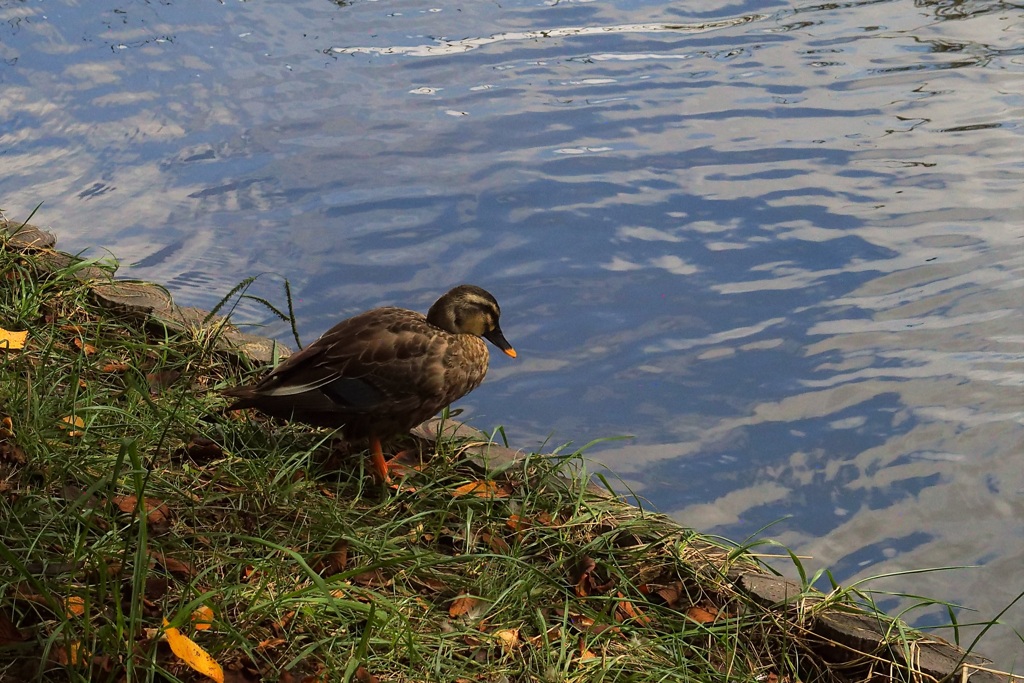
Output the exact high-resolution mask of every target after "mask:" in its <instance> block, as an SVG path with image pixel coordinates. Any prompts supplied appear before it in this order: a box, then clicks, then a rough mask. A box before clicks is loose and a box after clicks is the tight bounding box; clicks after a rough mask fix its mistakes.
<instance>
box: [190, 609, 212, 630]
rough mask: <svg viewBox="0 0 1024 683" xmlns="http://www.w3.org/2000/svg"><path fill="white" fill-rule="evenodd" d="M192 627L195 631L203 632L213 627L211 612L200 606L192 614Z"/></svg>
mask: <svg viewBox="0 0 1024 683" xmlns="http://www.w3.org/2000/svg"><path fill="white" fill-rule="evenodd" d="M192 625H193V626H195V628H196V630H197V631H205V630H206V629H208V628H210V626H212V625H213V610H212V609H210V608H209V607H207V606H206V605H202V606H201V607H198V608H196V611H194V612H192Z"/></svg>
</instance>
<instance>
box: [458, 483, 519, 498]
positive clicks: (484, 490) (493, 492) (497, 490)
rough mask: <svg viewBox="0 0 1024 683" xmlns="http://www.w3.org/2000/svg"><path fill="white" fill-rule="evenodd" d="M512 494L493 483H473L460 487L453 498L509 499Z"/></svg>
mask: <svg viewBox="0 0 1024 683" xmlns="http://www.w3.org/2000/svg"><path fill="white" fill-rule="evenodd" d="M510 494H511V492H510V491H508V490H507V489H505V488H502V487H499V486H498V484H497V483H496V482H493V481H471V482H469V483H468V484H463V485H462V486H458V487H456V488H455V490H454V491H452V497H453V498H458V497H459V496H465V495H472V496H476V497H477V498H508V497H509V495H510Z"/></svg>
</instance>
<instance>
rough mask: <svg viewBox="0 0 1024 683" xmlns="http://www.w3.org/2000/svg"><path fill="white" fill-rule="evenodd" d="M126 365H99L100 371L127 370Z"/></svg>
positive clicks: (112, 363)
mask: <svg viewBox="0 0 1024 683" xmlns="http://www.w3.org/2000/svg"><path fill="white" fill-rule="evenodd" d="M128 367H129V366H128V364H127V363H114V362H111V363H104V364H103V365H102V366H100V372H127V371H128Z"/></svg>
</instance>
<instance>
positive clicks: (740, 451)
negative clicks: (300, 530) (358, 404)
mask: <svg viewBox="0 0 1024 683" xmlns="http://www.w3.org/2000/svg"><path fill="white" fill-rule="evenodd" d="M694 7H695V8H699V9H689V8H687V7H682V6H679V4H678V3H669V2H638V1H635V0H634V1H627V0H622V1H620V2H604V1H601V2H564V1H560V2H554V1H552V2H546V3H545V2H524V1H515V2H502V3H493V2H492V3H482V2H481V3H464V4H461V5H449V4H448V3H439V4H430V3H422V2H414V1H409V2H403V3H391V2H365V1H363V2H355V3H352V4H346V3H342V2H330V1H328V0H292V1H290V2H269V1H268V2H248V3H243V2H237V1H236V0H226V2H225V3H224V4H217V3H213V2H208V3H188V2H180V1H179V2H174V1H173V0H162V1H161V2H148V1H143V0H119V1H115V0H93V1H90V2H89V3H74V2H70V0H69V1H65V2H56V1H53V2H51V1H49V0H25V1H15V0H0V60H2V61H0V93H2V94H0V99H2V101H3V107H2V108H0V110H2V111H3V114H2V116H3V119H2V123H0V167H2V168H3V173H2V174H0V206H3V207H4V208H5V210H6V212H7V215H8V216H10V217H11V218H22V217H24V216H27V214H28V213H29V212H30V211H31V209H32V207H34V206H35V205H36V204H37V203H38V202H44V204H43V207H42V208H41V210H40V212H39V214H38V215H37V218H36V219H35V221H36V222H41V223H44V224H49V225H52V226H54V228H55V229H56V231H57V232H58V234H59V236H60V243H61V246H62V247H63V248H65V249H73V250H79V249H91V253H94V254H102V253H103V250H109V251H110V252H112V253H114V254H116V255H117V256H118V257H119V258H120V259H121V260H122V261H123V263H124V266H123V268H122V274H125V275H129V276H133V277H143V278H148V279H152V280H155V281H159V282H162V283H165V284H168V285H169V286H170V287H171V289H172V290H173V291H174V293H175V296H176V297H177V298H178V299H179V301H181V302H183V303H187V304H193V305H203V306H212V305H213V304H214V303H216V301H217V300H218V299H219V298H220V297H221V296H222V295H223V294H225V293H226V292H227V291H228V290H230V288H231V287H232V286H233V285H234V284H235V283H237V282H238V281H239V280H241V279H242V278H244V277H246V276H248V275H252V274H256V273H264V275H263V276H262V277H261V278H260V280H259V281H258V282H257V283H256V285H255V287H254V290H253V292H254V293H256V294H259V295H262V296H267V297H270V298H272V299H274V300H275V301H281V299H282V297H281V281H282V279H283V278H287V279H288V280H289V281H290V282H291V285H292V287H293V289H294V291H295V293H296V295H297V297H298V300H297V313H298V316H299V323H300V330H301V332H302V333H303V335H304V337H305V338H306V339H307V340H309V339H312V338H313V337H315V336H316V335H317V334H319V333H320V332H321V331H323V330H324V329H325V328H326V327H328V326H329V325H330V324H331V323H332V322H333V321H335V320H337V319H339V318H340V317H343V316H345V315H349V314H352V313H355V312H358V311H360V310H364V309H366V308H369V307H372V306H376V305H380V304H399V305H404V306H408V307H412V308H417V309H420V310H425V309H426V308H427V307H428V306H429V304H430V303H431V302H432V301H433V299H434V298H435V297H436V296H437V295H438V294H439V293H440V292H441V291H443V290H444V289H446V288H447V287H448V286H449V285H453V284H456V283H459V282H463V281H466V282H473V283H477V284H481V285H483V286H485V287H487V288H488V289H490V290H491V291H492V292H494V294H495V295H497V297H498V299H499V301H500V302H501V304H502V307H503V310H504V312H505V315H504V319H503V327H504V328H505V331H506V334H507V336H508V337H509V339H510V340H511V341H512V342H513V344H515V346H516V348H517V349H518V351H519V353H520V355H519V359H518V360H516V361H511V360H509V359H506V358H504V357H496V358H494V362H493V364H492V373H491V375H490V376H489V378H488V380H487V381H486V382H485V384H484V386H483V387H481V388H480V389H478V390H477V391H476V392H474V394H472V395H471V396H470V397H468V398H467V399H465V400H463V401H461V402H460V405H461V406H462V407H464V408H465V409H466V415H467V416H468V419H469V420H470V421H471V422H472V423H473V424H475V425H477V426H479V427H482V428H484V429H489V428H491V427H493V426H495V425H498V424H502V425H504V426H505V428H506V431H507V433H508V434H509V436H510V438H511V440H512V442H513V444H514V445H516V446H519V447H523V448H537V447H539V446H540V445H541V444H546V446H545V447H546V448H551V447H554V446H557V445H561V444H563V443H565V442H568V441H572V442H573V443H575V444H576V445H582V444H584V443H586V442H588V441H589V440H591V439H596V438H601V437H611V436H616V435H623V434H631V435H635V436H634V438H633V439H631V440H629V441H609V442H606V443H603V444H600V445H598V446H595V447H594V448H593V449H592V450H591V451H590V455H591V456H592V457H594V458H595V459H597V460H599V461H601V462H603V463H605V464H607V465H608V466H609V467H611V468H612V470H614V471H615V472H616V473H618V474H619V475H621V477H622V479H623V486H627V485H628V486H629V487H631V488H632V489H633V490H634V491H636V492H637V493H638V494H639V495H640V496H642V497H643V498H644V499H645V501H646V504H649V505H652V506H654V507H656V508H658V509H660V510H662V511H665V512H668V513H669V514H671V515H672V516H673V517H675V518H676V519H678V520H679V521H680V522H682V523H684V524H687V525H691V526H694V527H697V528H699V529H702V530H705V531H712V532H718V533H721V534H724V535H727V536H730V537H733V538H737V539H743V538H745V537H747V536H749V535H751V534H754V533H756V532H757V531H758V530H759V529H761V528H762V527H764V526H765V525H769V524H771V525H772V526H770V528H769V529H768V530H767V531H766V532H764V533H763V534H762V535H764V536H769V537H774V538H778V539H779V540H781V541H782V542H784V543H785V544H787V545H788V546H790V547H792V548H794V549H795V550H797V551H798V552H800V553H801V554H805V555H810V556H813V559H811V560H807V561H806V564H807V566H808V568H809V569H811V570H813V569H815V568H817V567H821V566H828V567H831V568H832V570H833V572H834V574H835V576H836V577H837V579H839V580H840V581H842V582H844V583H847V584H848V583H850V582H852V581H855V580H858V579H860V578H863V577H866V576H873V575H878V574H882V573H886V572H897V571H901V570H906V569H913V568H921V567H937V566H953V565H979V566H978V567H977V568H974V569H966V570H958V571H949V572H939V573H930V574H924V575H919V576H900V577H894V578H892V579H888V580H884V581H879V582H876V583H875V584H873V585H874V586H876V587H878V588H883V589H891V590H898V591H903V592H908V593H916V594H921V595H930V596H935V597H939V598H944V599H949V600H951V601H954V602H958V603H961V604H963V605H965V606H966V607H967V608H969V609H971V610H976V611H975V612H971V611H968V610H962V611H961V612H960V615H959V618H960V620H961V621H971V620H973V619H976V618H980V619H990V618H992V617H994V616H995V615H996V614H997V613H998V611H999V610H1000V609H1001V608H1002V607H1003V606H1005V605H1007V604H1008V603H1009V602H1010V601H1011V600H1012V599H1013V598H1014V597H1015V596H1016V595H1017V593H1018V591H1020V589H1021V588H1020V587H1021V586H1022V585H1024V550H1022V548H1024V544H1022V542H1021V541H1022V538H1024V521H1022V520H1024V468H1022V467H1021V458H1022V457H1024V447H1022V446H1024V390H1022V385H1024V316H1022V315H1021V314H1022V309H1024V303H1022V302H1024V296H1022V291H1021V290H1022V289H1024V212H1022V208H1021V207H1022V206H1024V193H1022V190H1021V188H1022V186H1024V183H1022V181H1024V155H1022V152H1024V144H1022V135H1021V134H1022V121H1024V115H1022V114H1024V111H1022V110H1024V95H1022V93H1024V77H1022V72H1024V48H1022V45H1024V40H1022V37H1024V8H1022V6H1020V5H1015V4H1013V3H1009V2H955V1H953V0H949V1H945V2H924V1H921V0H919V1H918V2H915V3H913V4H912V3H910V2H906V1H895V0H893V1H885V2H882V1H873V2H850V3H843V4H832V3H830V4H821V5H816V4H813V3H801V4H797V5H788V4H780V3H772V2H739V3H700V4H699V5H696V4H695V5H694ZM237 315H238V317H239V319H242V320H247V321H250V322H262V323H266V326H265V327H264V328H263V329H264V330H265V331H266V332H267V333H268V334H272V335H276V336H279V337H281V338H285V337H286V336H287V331H286V330H285V328H284V327H283V326H281V325H280V324H277V323H273V322H272V321H270V318H269V316H267V315H266V313H265V312H264V311H262V310H260V308H259V307H258V306H257V305H256V304H254V303H252V302H243V303H242V304H241V305H240V307H239V310H238V313H237ZM773 523H774V524H773ZM789 573H790V574H792V573H793V572H792V570H790V571H789ZM883 604H885V605H886V606H888V607H891V608H895V607H897V605H898V603H897V602H895V601H884V602H883ZM908 616H909V617H910V618H911V619H914V618H915V617H917V623H929V622H933V621H938V620H941V614H936V612H934V611H933V612H921V613H917V612H915V613H911V614H910V615H908ZM1003 620H1004V621H1005V622H1006V624H1007V625H1006V626H1002V627H998V628H996V629H995V630H994V632H992V633H990V634H989V636H988V637H987V638H986V641H985V642H986V646H985V647H984V648H983V649H984V650H985V651H987V653H988V654H990V655H991V656H993V657H994V659H996V662H997V664H998V665H1000V666H1002V667H1004V668H1010V667H1014V666H1015V667H1016V668H1017V670H1020V669H1021V667H1022V666H1024V655H1022V654H1021V653H1022V652H1024V647H1022V645H1021V641H1020V639H1019V638H1018V637H1017V636H1015V635H1014V634H1013V629H1014V628H1016V629H1017V630H1024V609H1022V608H1021V607H1020V606H1017V607H1015V608H1014V609H1012V610H1010V611H1009V612H1008V613H1007V614H1006V615H1004V617H1003ZM974 632H975V631H973V630H971V629H969V628H968V629H965V633H967V634H973V633H974ZM946 635H947V637H950V634H948V633H947V634H946ZM968 642H969V638H968Z"/></svg>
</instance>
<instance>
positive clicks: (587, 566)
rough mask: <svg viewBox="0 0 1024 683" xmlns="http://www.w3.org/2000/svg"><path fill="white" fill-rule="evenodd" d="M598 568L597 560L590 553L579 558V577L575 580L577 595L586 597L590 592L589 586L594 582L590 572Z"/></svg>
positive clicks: (577, 568)
mask: <svg viewBox="0 0 1024 683" xmlns="http://www.w3.org/2000/svg"><path fill="white" fill-rule="evenodd" d="M596 568H597V562H595V561H594V559H593V558H592V557H590V556H589V555H584V556H583V557H581V558H580V559H579V562H578V563H577V565H576V573H577V575H578V578H577V579H576V581H575V585H576V597H578V598H585V597H587V596H588V595H589V594H590V592H589V588H590V586H591V584H592V583H593V581H592V580H591V577H590V573H591V572H592V571H594V569H596Z"/></svg>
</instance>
